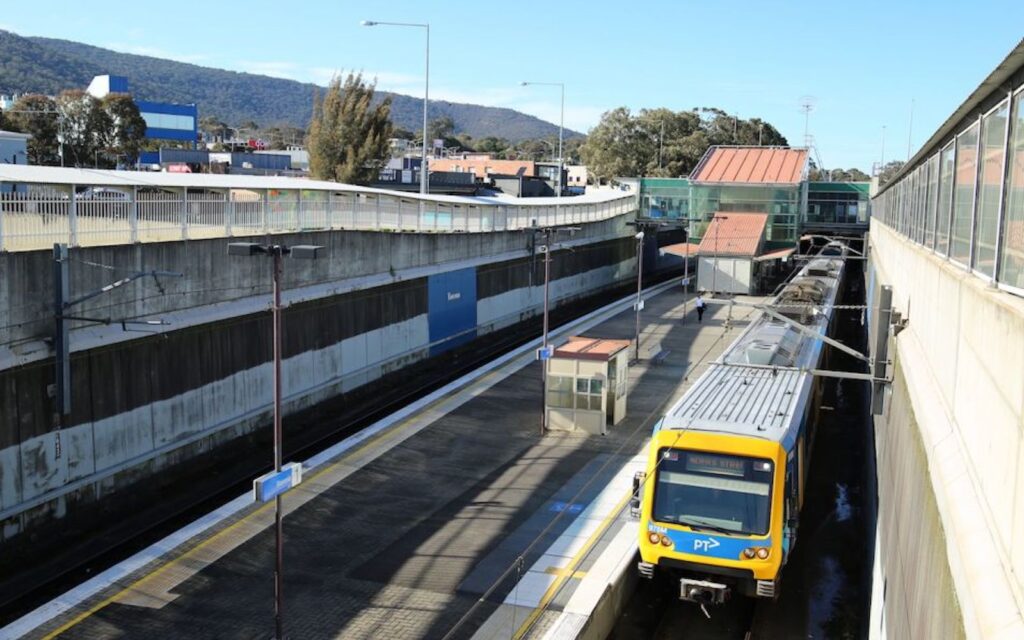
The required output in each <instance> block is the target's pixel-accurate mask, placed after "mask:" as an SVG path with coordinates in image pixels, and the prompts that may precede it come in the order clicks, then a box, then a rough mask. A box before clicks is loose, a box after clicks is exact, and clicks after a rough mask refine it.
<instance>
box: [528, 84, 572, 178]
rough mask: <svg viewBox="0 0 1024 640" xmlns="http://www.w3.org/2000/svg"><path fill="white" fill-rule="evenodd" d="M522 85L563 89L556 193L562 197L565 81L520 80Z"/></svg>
mask: <svg viewBox="0 0 1024 640" xmlns="http://www.w3.org/2000/svg"><path fill="white" fill-rule="evenodd" d="M519 84H520V85H522V86H524V87H528V86H530V85H543V86H547V87H558V88H559V89H561V91H562V108H561V115H559V118H558V193H557V194H556V195H557V196H558V197H559V198H561V197H562V187H563V186H564V185H563V184H562V163H563V160H562V131H563V129H564V128H565V83H564V82H520V83H519Z"/></svg>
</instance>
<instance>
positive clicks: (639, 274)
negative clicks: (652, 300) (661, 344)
mask: <svg viewBox="0 0 1024 640" xmlns="http://www.w3.org/2000/svg"><path fill="white" fill-rule="evenodd" d="M633 237H634V238H636V361H637V362H640V311H641V310H642V309H643V308H644V301H643V299H642V298H641V295H642V293H641V292H642V291H643V273H644V232H643V231H637V232H636V235H635V236H633Z"/></svg>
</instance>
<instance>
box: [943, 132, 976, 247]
mask: <svg viewBox="0 0 1024 640" xmlns="http://www.w3.org/2000/svg"><path fill="white" fill-rule="evenodd" d="M977 177H978V125H977V123H975V124H973V125H971V126H970V127H968V129H967V130H966V131H964V132H963V133H961V134H960V135H958V136H957V137H956V176H955V177H954V179H953V228H952V232H951V236H952V237H951V240H950V243H949V257H950V258H951V259H953V260H956V261H957V262H959V263H961V264H965V265H966V264H970V258H971V223H972V222H973V221H974V220H973V218H974V184H975V182H976V180H977Z"/></svg>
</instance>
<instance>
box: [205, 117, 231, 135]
mask: <svg viewBox="0 0 1024 640" xmlns="http://www.w3.org/2000/svg"><path fill="white" fill-rule="evenodd" d="M229 129H230V127H229V126H228V125H227V123H226V122H224V121H222V120H221V119H220V118H218V117H216V116H203V117H202V118H200V119H199V130H200V131H202V132H203V133H204V134H206V136H207V137H208V138H209V139H211V140H216V139H218V138H220V139H224V138H226V137H227V136H228V133H229V131H228V130H229Z"/></svg>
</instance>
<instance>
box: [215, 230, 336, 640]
mask: <svg viewBox="0 0 1024 640" xmlns="http://www.w3.org/2000/svg"><path fill="white" fill-rule="evenodd" d="M321 249H323V247H321V246H317V245H308V244H305V245H294V246H292V247H286V246H285V245H282V244H266V245H262V244H258V243H255V242H229V243H228V255H229V256H255V255H269V256H270V257H272V258H273V263H272V264H273V267H272V268H273V282H274V297H273V300H274V301H273V307H272V308H271V309H272V315H273V324H274V333H273V341H274V471H275V472H277V473H280V472H281V258H282V257H283V256H286V255H290V256H291V257H293V258H300V259H306V260H312V259H315V258H316V257H317V254H318V253H319V252H320V250H321ZM282 516H283V513H282V511H281V495H280V494H278V495H277V496H276V497H275V498H274V532H275V561H274V640H283V639H284V535H283V526H282V524H283V523H282Z"/></svg>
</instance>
